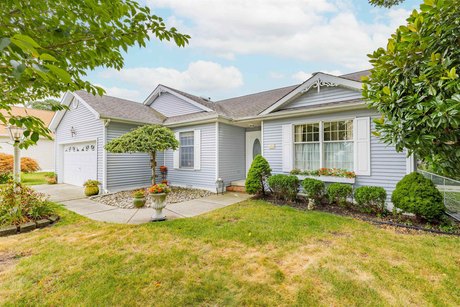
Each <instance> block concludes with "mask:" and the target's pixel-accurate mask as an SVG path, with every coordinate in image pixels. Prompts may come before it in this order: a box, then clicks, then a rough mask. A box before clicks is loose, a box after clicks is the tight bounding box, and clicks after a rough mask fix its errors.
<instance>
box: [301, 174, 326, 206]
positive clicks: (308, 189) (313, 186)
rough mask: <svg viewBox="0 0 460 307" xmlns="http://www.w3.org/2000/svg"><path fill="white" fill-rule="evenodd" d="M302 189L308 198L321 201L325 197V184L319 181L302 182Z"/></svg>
mask: <svg viewBox="0 0 460 307" xmlns="http://www.w3.org/2000/svg"><path fill="white" fill-rule="evenodd" d="M302 187H303V189H304V190H305V193H306V194H307V196H308V198H311V199H314V200H316V201H319V200H320V199H321V197H322V196H323V195H324V182H323V181H321V180H318V179H313V178H306V179H304V180H303V181H302Z"/></svg>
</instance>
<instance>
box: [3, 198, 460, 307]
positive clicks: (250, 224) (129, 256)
mask: <svg viewBox="0 0 460 307" xmlns="http://www.w3.org/2000/svg"><path fill="white" fill-rule="evenodd" d="M59 213H60V214H61V216H62V217H63V219H62V220H61V221H60V222H59V223H58V225H55V226H52V227H50V228H46V229H43V230H39V231H35V232H33V233H29V234H21V235H16V236H11V237H7V238H2V239H1V244H0V305H12V306H13V305H14V306H16V305H53V306H58V305H59V306H60V305H86V306H96V305H104V306H106V305H129V306H132V305H161V306H178V305H233V306H239V305H337V306H338V305H342V306H348V305H378V306H381V305H422V306H424V305H439V306H441V305H459V304H460V287H459V286H458V285H459V281H460V238H458V237H449V236H434V235H430V234H402V233H399V232H397V231H395V230H393V229H380V228H377V227H375V226H372V225H370V224H367V223H365V222H361V221H357V220H354V219H351V218H344V217H339V216H334V215H330V214H327V213H322V212H301V211H296V210H294V209H292V208H289V207H276V206H273V205H270V204H268V203H265V202H262V201H246V202H243V203H240V204H237V205H233V206H229V207H226V208H224V209H221V210H217V211H214V212H212V213H209V214H207V215H204V216H200V217H195V218H190V219H180V220H175V221H170V222H165V223H150V224H145V225H139V226H130V225H116V224H106V223H100V222H95V221H91V220H88V219H86V218H83V217H80V216H78V215H76V214H73V213H71V212H68V211H66V210H65V209H60V212H59ZM2 259H9V260H6V261H3V262H2Z"/></svg>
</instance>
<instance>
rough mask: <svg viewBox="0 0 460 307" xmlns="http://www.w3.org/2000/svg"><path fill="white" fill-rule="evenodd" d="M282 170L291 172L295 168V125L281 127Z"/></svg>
mask: <svg viewBox="0 0 460 307" xmlns="http://www.w3.org/2000/svg"><path fill="white" fill-rule="evenodd" d="M281 146H282V149H281V155H282V170H283V172H288V173H289V172H290V171H292V169H293V168H294V124H286V125H282V126H281Z"/></svg>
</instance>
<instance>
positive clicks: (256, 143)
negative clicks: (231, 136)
mask: <svg viewBox="0 0 460 307" xmlns="http://www.w3.org/2000/svg"><path fill="white" fill-rule="evenodd" d="M261 135H262V134H261V132H260V131H247V132H246V174H247V173H248V171H249V168H250V167H251V163H252V160H254V158H255V156H257V155H260V154H262V140H261Z"/></svg>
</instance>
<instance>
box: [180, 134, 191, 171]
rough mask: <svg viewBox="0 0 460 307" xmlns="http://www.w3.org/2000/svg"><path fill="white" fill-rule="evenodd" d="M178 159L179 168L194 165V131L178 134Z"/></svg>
mask: <svg viewBox="0 0 460 307" xmlns="http://www.w3.org/2000/svg"><path fill="white" fill-rule="evenodd" d="M179 142H180V147H179V161H180V165H179V167H180V168H193V167H194V159H195V157H194V133H193V131H190V132H181V133H180V134H179Z"/></svg>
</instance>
